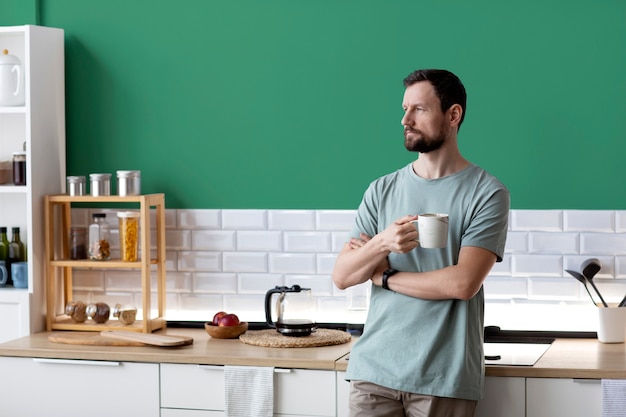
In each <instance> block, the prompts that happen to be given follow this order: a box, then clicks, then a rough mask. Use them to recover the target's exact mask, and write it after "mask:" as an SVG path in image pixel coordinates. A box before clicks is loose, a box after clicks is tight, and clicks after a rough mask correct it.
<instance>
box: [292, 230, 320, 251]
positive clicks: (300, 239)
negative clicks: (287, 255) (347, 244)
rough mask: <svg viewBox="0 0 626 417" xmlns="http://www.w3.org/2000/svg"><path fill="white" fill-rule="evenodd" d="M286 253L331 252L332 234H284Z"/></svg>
mask: <svg viewBox="0 0 626 417" xmlns="http://www.w3.org/2000/svg"><path fill="white" fill-rule="evenodd" d="M284 240H285V245H284V248H285V252H315V253H320V252H330V248H331V234H330V232H284Z"/></svg>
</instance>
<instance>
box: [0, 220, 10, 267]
mask: <svg viewBox="0 0 626 417" xmlns="http://www.w3.org/2000/svg"><path fill="white" fill-rule="evenodd" d="M8 256H9V239H8V238H7V228H6V227H0V261H6V260H7V257H8Z"/></svg>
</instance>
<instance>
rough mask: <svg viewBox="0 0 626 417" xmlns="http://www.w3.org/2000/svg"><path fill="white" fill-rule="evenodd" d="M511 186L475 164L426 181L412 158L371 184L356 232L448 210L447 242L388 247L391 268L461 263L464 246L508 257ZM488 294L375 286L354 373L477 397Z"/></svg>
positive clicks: (412, 388) (404, 386) (403, 386)
mask: <svg viewBox="0 0 626 417" xmlns="http://www.w3.org/2000/svg"><path fill="white" fill-rule="evenodd" d="M509 208H510V198H509V192H508V190H507V189H506V187H505V186H504V185H502V184H501V183H500V182H499V181H498V180H497V179H496V178H495V177H493V176H491V175H490V174H488V173H487V172H486V171H484V170H483V169H481V168H480V167H478V166H476V165H470V166H469V167H467V168H465V169H464V170H462V171H460V172H457V173H455V174H452V175H449V176H446V177H443V178H438V179H434V180H427V179H424V178H421V177H419V176H417V175H416V174H415V172H414V171H413V168H412V164H409V165H408V166H406V167H404V168H401V169H399V170H398V171H396V172H393V173H391V174H389V175H386V176H384V177H381V178H379V179H377V180H376V181H374V182H373V183H372V184H370V186H369V188H368V189H367V191H366V192H365V195H364V197H363V201H362V202H361V205H360V206H359V209H358V213H357V218H356V223H355V227H354V228H353V230H352V232H351V236H353V237H358V236H359V233H365V234H367V235H369V236H374V235H375V234H377V233H379V232H381V231H383V230H384V229H385V228H387V226H388V225H389V224H391V223H392V222H394V221H395V220H397V219H398V218H400V217H402V216H405V215H407V214H418V215H419V214H421V213H448V214H449V216H450V218H449V221H450V223H449V231H448V233H449V235H448V245H447V247H446V248H442V249H424V248H419V247H418V248H416V249H414V250H412V251H411V252H409V253H407V254H396V253H391V254H389V257H388V258H389V263H390V265H391V268H394V269H397V270H399V271H414V272H423V271H431V270H435V269H441V268H444V267H447V266H450V265H455V264H456V263H457V262H458V258H459V250H460V248H461V247H462V246H478V247H481V248H484V249H487V250H489V251H491V252H493V253H494V254H496V255H497V257H498V261H501V260H502V256H503V253H504V246H505V242H506V233H507V228H508V216H509ZM483 323H484V295H483V290H482V288H481V290H480V291H479V292H478V294H476V295H475V296H474V297H473V298H472V299H471V300H469V301H463V300H441V301H433V300H424V299H419V298H414V297H409V296H405V295H402V294H399V293H395V292H393V291H387V290H384V289H382V288H381V287H377V286H373V287H372V292H371V300H370V308H369V311H368V316H367V320H366V322H365V327H364V332H363V335H362V336H361V337H360V338H359V340H358V341H357V343H356V344H355V346H354V347H353V349H352V351H351V352H350V362H349V365H348V370H347V374H346V379H348V380H364V381H369V382H373V383H375V384H378V385H381V386H385V387H388V388H393V389H398V390H401V391H406V392H413V393H417V394H424V395H434V396H439V397H452V398H463V399H471V400H478V399H480V398H481V397H482V392H483V383H484V353H483V326H484V324H483Z"/></svg>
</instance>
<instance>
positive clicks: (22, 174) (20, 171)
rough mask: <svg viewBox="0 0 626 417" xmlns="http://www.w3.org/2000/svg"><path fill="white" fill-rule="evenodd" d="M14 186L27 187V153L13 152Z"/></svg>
mask: <svg viewBox="0 0 626 417" xmlns="http://www.w3.org/2000/svg"><path fill="white" fill-rule="evenodd" d="M13 184H15V185H26V152H22V151H20V152H13Z"/></svg>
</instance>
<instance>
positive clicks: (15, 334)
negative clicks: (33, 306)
mask: <svg viewBox="0 0 626 417" xmlns="http://www.w3.org/2000/svg"><path fill="white" fill-rule="evenodd" d="M0 291H2V293H1V295H0V343H4V342H8V341H9V340H13V339H17V338H19V337H22V336H26V335H28V334H29V329H30V323H29V322H28V320H29V317H30V316H29V305H28V300H29V296H28V292H26V291H22V290H14V289H2V290H0Z"/></svg>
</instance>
